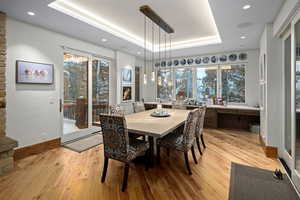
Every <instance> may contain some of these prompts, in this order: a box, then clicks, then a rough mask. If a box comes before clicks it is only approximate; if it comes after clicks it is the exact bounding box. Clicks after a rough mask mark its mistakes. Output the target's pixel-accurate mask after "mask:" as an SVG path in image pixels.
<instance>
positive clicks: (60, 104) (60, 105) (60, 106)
mask: <svg viewBox="0 0 300 200" xmlns="http://www.w3.org/2000/svg"><path fill="white" fill-rule="evenodd" d="M59 112H62V99H59Z"/></svg>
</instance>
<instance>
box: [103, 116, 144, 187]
mask: <svg viewBox="0 0 300 200" xmlns="http://www.w3.org/2000/svg"><path fill="white" fill-rule="evenodd" d="M100 122H101V128H102V134H103V144H104V166H103V171H102V178H101V182H102V183H104V181H105V177H106V172H107V167H108V161H109V159H113V160H117V161H120V162H123V163H125V166H124V177H123V184H122V191H123V192H124V191H125V189H126V187H127V180H128V172H129V163H130V162H131V161H132V160H134V159H135V158H137V157H138V156H142V155H145V154H146V155H147V156H149V152H148V149H149V143H148V142H146V141H143V140H133V139H130V140H129V137H128V130H127V126H126V120H125V118H124V116H122V115H109V114H100ZM147 160H149V159H148V158H147ZM147 164H148V163H146V168H147Z"/></svg>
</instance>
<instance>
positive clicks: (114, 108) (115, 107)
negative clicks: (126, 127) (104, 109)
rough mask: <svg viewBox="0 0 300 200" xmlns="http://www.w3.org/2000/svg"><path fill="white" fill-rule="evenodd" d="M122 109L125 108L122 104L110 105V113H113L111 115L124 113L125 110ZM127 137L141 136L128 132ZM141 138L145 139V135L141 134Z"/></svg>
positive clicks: (135, 137)
mask: <svg viewBox="0 0 300 200" xmlns="http://www.w3.org/2000/svg"><path fill="white" fill-rule="evenodd" d="M124 110H125V108H124V107H122V105H120V104H117V105H111V106H110V114H113V115H126V112H125V111H124ZM127 113H129V112H127ZM129 114H131V113H129ZM129 137H130V138H134V139H137V138H139V137H141V135H139V134H136V133H129ZM143 140H145V136H143Z"/></svg>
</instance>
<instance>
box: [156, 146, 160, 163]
mask: <svg viewBox="0 0 300 200" xmlns="http://www.w3.org/2000/svg"><path fill="white" fill-rule="evenodd" d="M156 151H157V164H160V146H159V145H157V146H156Z"/></svg>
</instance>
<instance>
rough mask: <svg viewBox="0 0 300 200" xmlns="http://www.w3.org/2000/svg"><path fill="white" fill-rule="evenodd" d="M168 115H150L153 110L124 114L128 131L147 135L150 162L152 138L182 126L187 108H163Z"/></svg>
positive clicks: (152, 150) (152, 149)
mask: <svg viewBox="0 0 300 200" xmlns="http://www.w3.org/2000/svg"><path fill="white" fill-rule="evenodd" d="M164 110H166V111H167V112H168V113H169V114H170V116H169V117H152V116H151V113H153V112H154V110H148V111H144V112H139V113H133V114H129V115H126V116H125V119H126V123H127V129H128V132H130V133H136V134H139V135H142V136H148V141H149V144H150V155H151V161H150V162H151V164H152V165H153V162H154V139H158V138H162V137H164V136H166V135H168V134H169V133H171V132H173V131H174V130H175V129H177V128H178V127H180V126H182V125H183V124H184V123H185V121H186V119H187V116H188V114H189V112H190V111H189V110H177V109H164Z"/></svg>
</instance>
